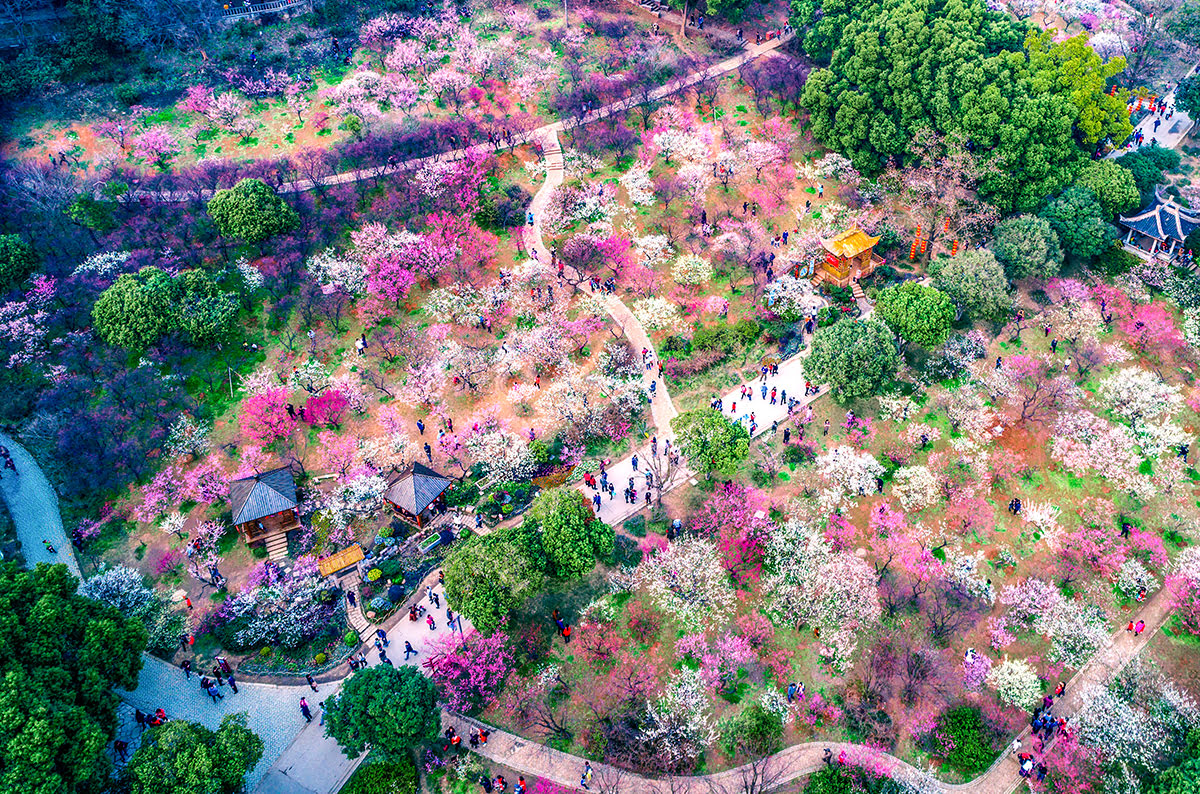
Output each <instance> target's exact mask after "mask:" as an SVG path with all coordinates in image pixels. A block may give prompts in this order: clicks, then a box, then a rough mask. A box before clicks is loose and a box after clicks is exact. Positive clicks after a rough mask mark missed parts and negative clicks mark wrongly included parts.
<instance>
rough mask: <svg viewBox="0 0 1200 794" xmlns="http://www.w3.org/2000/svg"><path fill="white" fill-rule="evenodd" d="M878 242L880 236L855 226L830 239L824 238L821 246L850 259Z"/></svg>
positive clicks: (836, 254)
mask: <svg viewBox="0 0 1200 794" xmlns="http://www.w3.org/2000/svg"><path fill="white" fill-rule="evenodd" d="M878 242H879V238H878V237H872V236H871V235H869V234H867V233H866V232H864V231H863V230H862V229H859V228H857V227H855V228H852V229H847V230H846V231H844V232H842V233H841V234H838V235H835V236H834V237H830V238H829V239H828V240H822V241H821V246H822V247H823V248H824V249H825V250H826V251H828V252H829V253H831V254H833V255H834V256H838V257H841V258H843V259H849V258H850V257H853V256H858V255H859V254H861V253H862V252H863V251H866V250H867V249H870V248H874V247H875V244H876V243H878Z"/></svg>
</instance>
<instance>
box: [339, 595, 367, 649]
mask: <svg viewBox="0 0 1200 794" xmlns="http://www.w3.org/2000/svg"><path fill="white" fill-rule="evenodd" d="M343 600H345V602H346V622H347V623H349V624H350V628H352V629H354V630H355V631H357V632H358V636H359V637H362V638H363V640H364V641H365V640H366V639H367V635H368V634H369V633H370V632H369V631H368V629H370V628H371V623H370V621H368V620H367V619H366V618H365V617H363V613H362V607H361V606H357V607H352V606H350V602H349V601H348V600H346V599H343Z"/></svg>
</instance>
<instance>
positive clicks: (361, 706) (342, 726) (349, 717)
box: [325, 665, 441, 758]
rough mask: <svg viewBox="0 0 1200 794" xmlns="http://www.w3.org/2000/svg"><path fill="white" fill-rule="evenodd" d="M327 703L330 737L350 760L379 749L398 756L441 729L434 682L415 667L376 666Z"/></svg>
mask: <svg viewBox="0 0 1200 794" xmlns="http://www.w3.org/2000/svg"><path fill="white" fill-rule="evenodd" d="M331 700H332V703H331V702H329V701H326V703H325V735H326V736H330V737H332V738H333V739H334V740H335V741H336V742H337V743H338V745H339V746H340V747H341V748H342V749H343V750H344V751H345V752H346V755H348V756H350V757H351V758H357V757H358V756H359V755H361V754H362V753H363V751H364V750H367V749H371V748H378V749H379V750H381V751H383V752H384V753H387V754H389V755H390V754H392V753H395V754H397V755H400V754H403V753H408V752H411V751H412V747H413V746H414V745H417V744H420V743H421V742H424V741H428V740H430V739H433V738H435V737H436V736H437V734H438V728H439V727H440V726H441V717H440V713H439V711H438V707H437V693H436V691H435V689H434V685H433V681H431V680H430V679H429V678H428V677H426V676H424V675H422V674H421V672H420V671H419V670H417V668H415V667H408V666H404V667H399V668H396V667H392V666H391V665H376V666H375V667H371V668H368V669H366V670H363V671H361V672H359V673H356V674H355V675H352V676H351V677H350V678H348V679H346V682H345V683H344V684H343V685H342V690H341V692H339V693H338V694H337V695H336V696H335V697H333V698H332V699H331Z"/></svg>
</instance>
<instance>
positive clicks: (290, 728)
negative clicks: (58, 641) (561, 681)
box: [0, 434, 1171, 794]
mask: <svg viewBox="0 0 1200 794" xmlns="http://www.w3.org/2000/svg"><path fill="white" fill-rule="evenodd" d="M0 443H3V444H4V445H5V446H6V447H8V449H9V450H10V452H11V454H12V456H13V459H14V461H15V462H16V463H17V466H18V470H19V471H20V474H19V475H17V476H16V477H10V476H5V477H4V479H3V480H0V493H2V494H3V496H4V500H5V502H6V503H7V504H8V508H9V512H10V514H11V515H12V517H13V522H14V524H15V526H16V532H17V537H18V538H19V540H20V541H21V543H22V545H23V546H24V547H25V548H26V549H31V550H32V551H34V552H36V551H37V549H39V548H41V541H42V539H43V538H45V537H46V536H47V534H48V533H49V532H50V531H51V530H55V529H56V531H57V532H60V533H61V532H62V521H61V517H60V516H59V512H58V499H57V497H56V495H55V493H54V490H53V488H51V486H50V483H49V481H48V480H47V479H46V477H45V475H44V474H43V473H42V471H41V470H40V469H39V468H38V466H37V464H36V462H34V460H33V458H32V457H31V456H30V455H29V454H28V452H26V451H25V449H24V448H22V447H21V446H20V445H18V444H17V443H16V442H14V441H13V440H12V439H11V438H9V437H7V436H5V435H3V434H0ZM63 538H64V545H63V548H62V549H59V550H58V557H57V558H56V559H54V560H51V561H52V562H63V563H65V564H67V565H68V566H70V567H71V568H72V570H78V564H77V563H76V562H75V560H74V553H73V551H72V550H71V546H70V545H69V544H68V543H66V542H65V535H64V536H63ZM31 559H34V560H35V561H42V560H41V559H40V558H38V557H36V554H35V555H31ZM1170 611H1171V610H1170V599H1169V596H1168V594H1167V592H1166V591H1165V590H1159V591H1158V592H1157V593H1155V594H1154V596H1153V597H1151V598H1150V599H1149V600H1148V601H1147V602H1146V603H1145V604H1144V605H1143V606H1142V608H1141V609H1140V610H1139V611H1138V612H1136V613H1130V614H1129V615H1126V616H1124V617H1123V620H1136V619H1138V618H1140V619H1142V620H1145V621H1146V631H1145V632H1143V633H1142V635H1141V636H1138V637H1135V636H1134V635H1133V634H1132V633H1129V632H1126V631H1124V629H1118V631H1117V632H1116V633H1115V634H1114V635H1113V637H1112V639H1111V641H1110V642H1109V644H1108V645H1107V646H1106V647H1105V648H1103V649H1101V650H1100V652H1099V653H1097V654H1096V656H1095V657H1093V658H1092V660H1091V661H1089V662H1088V663H1087V664H1086V665H1084V667H1083V669H1081V670H1080V671H1079V672H1077V673H1076V674H1075V675H1074V676H1073V677H1072V678H1071V680H1070V681H1069V683H1068V685H1067V692H1066V694H1065V695H1064V696H1063V698H1061V699H1060V700H1059V703H1058V705H1057V706H1056V708H1055V712H1056V713H1057V714H1059V715H1063V716H1070V715H1073V714H1075V713H1077V712H1078V710H1079V709H1080V708H1081V707H1082V706H1083V702H1082V695H1083V692H1084V691H1085V690H1086V689H1087V688H1088V687H1089V685H1091V684H1100V683H1103V682H1105V681H1108V680H1109V679H1111V677H1112V676H1113V675H1115V674H1116V673H1117V672H1118V671H1119V670H1120V669H1121V668H1122V667H1124V666H1125V665H1126V664H1127V663H1128V662H1129V660H1130V659H1132V658H1133V657H1134V656H1136V655H1137V654H1138V653H1140V652H1141V651H1142V649H1143V648H1145V646H1146V644H1147V643H1149V641H1150V639H1151V638H1152V637H1153V636H1154V634H1155V633H1157V632H1158V630H1159V629H1161V627H1162V626H1163V624H1164V623H1165V622H1166V620H1167V618H1168V617H1169V616H1170ZM443 622H444V621H439V623H443ZM401 623H402V624H407V621H401ZM410 630H411V629H407V628H406V627H405V626H404V625H401V626H399V627H393V629H392V630H391V631H390V632H389V637H390V638H391V639H393V640H395V639H400V638H401V637H403V636H404V634H405V632H407V631H410ZM400 653H401V652H400V651H398V650H397V651H394V654H395V655H396V656H397V657H399V656H400ZM422 660H423V655H418V656H417V657H416V658H415V659H414V660H413V661H412V663H413V664H417V663H418V662H420V661H422ZM145 662H146V663H145V666H144V668H143V669H142V672H141V675H140V676H139V680H138V687H137V689H135V690H133V691H132V692H122V693H121V694H122V697H123V698H124V699H125V700H126V701H127V702H129V703H130V704H132V705H135V706H137V707H138V708H141V709H142V710H143V711H145V710H147V709H153V708H157V707H159V706H162V707H163V708H164V709H166V710H167V712H168V713H169V714H170V715H171V716H172V717H177V718H179V717H181V718H185V719H190V720H196V721H198V722H202V723H204V724H205V725H208V726H209V727H216V725H217V724H218V723H219V722H220V720H221V718H222V717H223V716H224V715H225V714H228V713H234V712H238V711H247V712H249V723H250V727H251V728H252V729H253V730H254V731H255V732H256V733H258V734H259V735H260V736H261V737H262V738H263V741H264V743H265V745H266V748H265V751H264V753H263V758H262V760H261V761H260V762H259V764H258V765H257V766H256V767H255V768H254V770H252V771H251V772H250V773H249V774H248V775H247V789H249V790H257V791H259V792H264V793H265V794H334V793H335V792H336V791H337V790H338V789H339V788H340V787H341V785H342V783H344V782H345V779H346V777H348V776H349V774H350V772H351V771H353V769H354V767H355V766H356V765H357V763H358V761H356V760H351V759H347V758H346V757H345V756H344V755H342V753H341V751H340V750H339V749H338V748H337V746H336V745H335V744H334V743H333V742H332V741H331V740H329V739H326V738H325V737H324V735H323V733H322V732H321V729H320V726H319V725H318V723H317V721H315V720H314V721H313V722H312V723H311V724H308V725H305V723H304V721H303V719H302V718H301V717H300V714H299V710H298V704H299V699H300V697H301V696H305V695H311V696H312V700H311V702H312V705H313V707H314V708H313V711H314V713H316V712H317V711H318V710H319V709H318V708H317V707H316V704H317V703H318V702H319V701H320V700H322V699H324V698H326V697H328V696H329V695H331V694H334V693H335V692H336V691H337V688H338V687H339V686H340V684H341V681H333V682H329V683H322V684H321V692H320V693H319V695H318V693H312V692H310V691H309V690H308V689H307V687H305V686H303V685H300V686H281V685H275V684H254V683H243V684H241V685H239V690H240V691H239V693H238V694H236V695H234V694H232V693H230V692H225V698H224V699H223V700H220V701H218V703H216V704H213V703H210V702H209V701H208V698H207V697H206V696H203V695H201V693H200V690H199V687H198V686H197V685H196V684H195V683H194V682H192V681H188V680H186V679H185V677H184V674H183V672H182V671H180V670H178V669H177V668H175V667H173V666H171V665H169V664H167V663H166V662H163V661H161V660H159V659H156V658H153V657H150V656H147V657H146V658H145ZM396 662H397V663H398V664H399V663H402V661H401V659H400V658H397V659H396ZM442 719H443V721H444V722H445V723H446V724H453V725H456V726H459V729H460V731H461V730H462V726H465V725H472V724H478V723H475V722H474V721H473V720H470V719H468V718H466V717H464V716H462V715H459V714H452V713H447V712H444V713H443V715H442ZM1028 735H1029V731H1028V729H1025V730H1024V731H1023V732H1022V734H1021V739H1022V741H1023V743H1024V744H1025V749H1029V747H1030V742H1029V740H1028V739H1029V736H1028ZM826 747H829V748H830V749H831V750H832V751H833V753H834V755H835V756H836V755H837V754H838V753H839V752H840V751H841V750H843V749H845V750H846V751H847V754H848V755H852V756H854V757H856V758H862V757H863V754H864V753H869V758H870V759H871V762H872V763H873V764H874V765H877V766H878V767H879V768H885V769H888V770H889V772H890V774H891V775H892V776H893V777H906V778H909V779H912V780H914V781H925V782H926V783H927V784H932V785H933V786H934V787H937V788H940V789H941V790H942V791H947V792H963V793H964V794H967V793H969V794H1009V793H1010V792H1012V791H1014V790H1015V789H1016V788H1017V786H1018V785H1019V784H1020V777H1019V776H1018V775H1017V770H1016V766H1017V765H1016V759H1015V758H1013V757H1012V756H1011V755H1008V754H1005V755H1004V756H1002V757H1001V758H1000V759H998V760H997V761H996V763H994V764H993V765H992V767H991V768H990V769H989V770H988V771H987V772H985V773H984V774H982V775H980V776H979V777H977V778H975V779H974V780H972V781H970V782H968V783H963V784H956V785H955V784H946V783H940V782H937V781H933V780H932V779H931V778H929V777H928V776H927V775H926V774H925V773H924V772H922V771H921V770H918V769H916V768H915V767H913V766H912V765H910V764H908V763H906V762H904V761H902V760H900V759H898V758H895V757H893V756H890V755H887V754H886V753H878V752H874V751H869V750H867V749H866V748H864V747H861V746H856V745H847V744H838V743H828V742H807V743H804V744H797V745H793V746H791V747H788V748H786V749H784V750H782V751H780V752H779V753H776V754H775V755H773V756H771V757H770V758H768V759H765V760H763V761H760V762H757V763H756V764H753V765H748V766H745V767H738V768H736V769H731V770H728V771H725V772H719V773H716V774H713V775H698V776H692V777H676V778H665V779H651V778H647V777H643V776H641V775H636V774H633V773H631V772H627V771H625V770H621V769H618V768H616V767H611V766H608V765H607V764H601V763H596V764H593V765H592V767H593V769H594V770H595V773H596V778H597V780H596V782H597V783H598V790H599V791H602V792H605V794H617V792H623V793H624V794H737V792H742V791H745V790H747V789H749V788H751V787H753V790H754V791H760V790H762V789H764V788H765V789H769V788H771V787H773V786H778V785H782V784H784V783H786V782H788V781H792V780H796V779H797V778H800V777H802V776H803V775H806V774H808V773H810V772H812V771H813V770H815V769H818V768H819V767H820V765H821V756H822V754H823V752H824V749H825V748H826ZM480 749H481V750H482V755H483V756H484V757H486V758H488V759H489V760H491V761H494V762H496V763H498V764H504V765H505V766H507V767H509V768H512V769H516V770H518V771H520V772H522V773H523V774H526V775H531V776H536V777H544V778H548V779H550V780H553V781H555V782H556V783H559V784H560V785H563V786H566V787H568V788H572V789H573V788H576V787H577V785H578V782H577V781H578V779H579V774H580V770H582V768H583V762H584V759H582V758H580V757H578V756H573V755H570V754H567V753H563V752H560V751H558V750H555V749H553V748H550V747H547V746H545V745H541V744H538V743H536V742H533V741H530V740H528V739H523V738H521V737H518V736H514V735H512V734H510V733H506V732H504V731H499V730H494V731H492V734H491V737H490V738H489V740H488V743H487V744H486V745H484V746H483V747H482V748H480ZM268 771H270V772H271V773H273V774H271V775H268ZM765 782H770V783H771V785H766V786H764V785H763V784H764V783H765Z"/></svg>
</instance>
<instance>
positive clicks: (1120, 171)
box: [1075, 160, 1142, 218]
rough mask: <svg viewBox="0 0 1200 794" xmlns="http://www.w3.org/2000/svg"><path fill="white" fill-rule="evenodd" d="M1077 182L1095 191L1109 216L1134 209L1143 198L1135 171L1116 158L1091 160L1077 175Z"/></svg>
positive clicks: (1097, 198)
mask: <svg viewBox="0 0 1200 794" xmlns="http://www.w3.org/2000/svg"><path fill="white" fill-rule="evenodd" d="M1075 184H1076V185H1080V186H1082V187H1086V188H1087V189H1088V190H1091V191H1092V192H1093V193H1095V194H1096V200H1097V201H1099V202H1100V206H1101V207H1103V208H1104V213H1105V214H1106V215H1107V216H1108V217H1109V218H1112V217H1113V216H1114V215H1116V214H1117V213H1119V212H1128V211H1129V210H1131V209H1134V208H1135V207H1137V206H1138V204H1140V203H1141V200H1142V196H1141V194H1140V193H1139V192H1138V186H1137V183H1136V182H1135V181H1134V179H1133V172H1132V171H1130V170H1129V169H1128V168H1126V167H1124V166H1123V165H1121V164H1120V163H1118V162H1116V161H1115V160H1093V161H1091V162H1090V163H1088V164H1087V165H1085V166H1084V167H1083V169H1082V170H1081V171H1080V172H1079V176H1077V177H1075Z"/></svg>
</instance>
